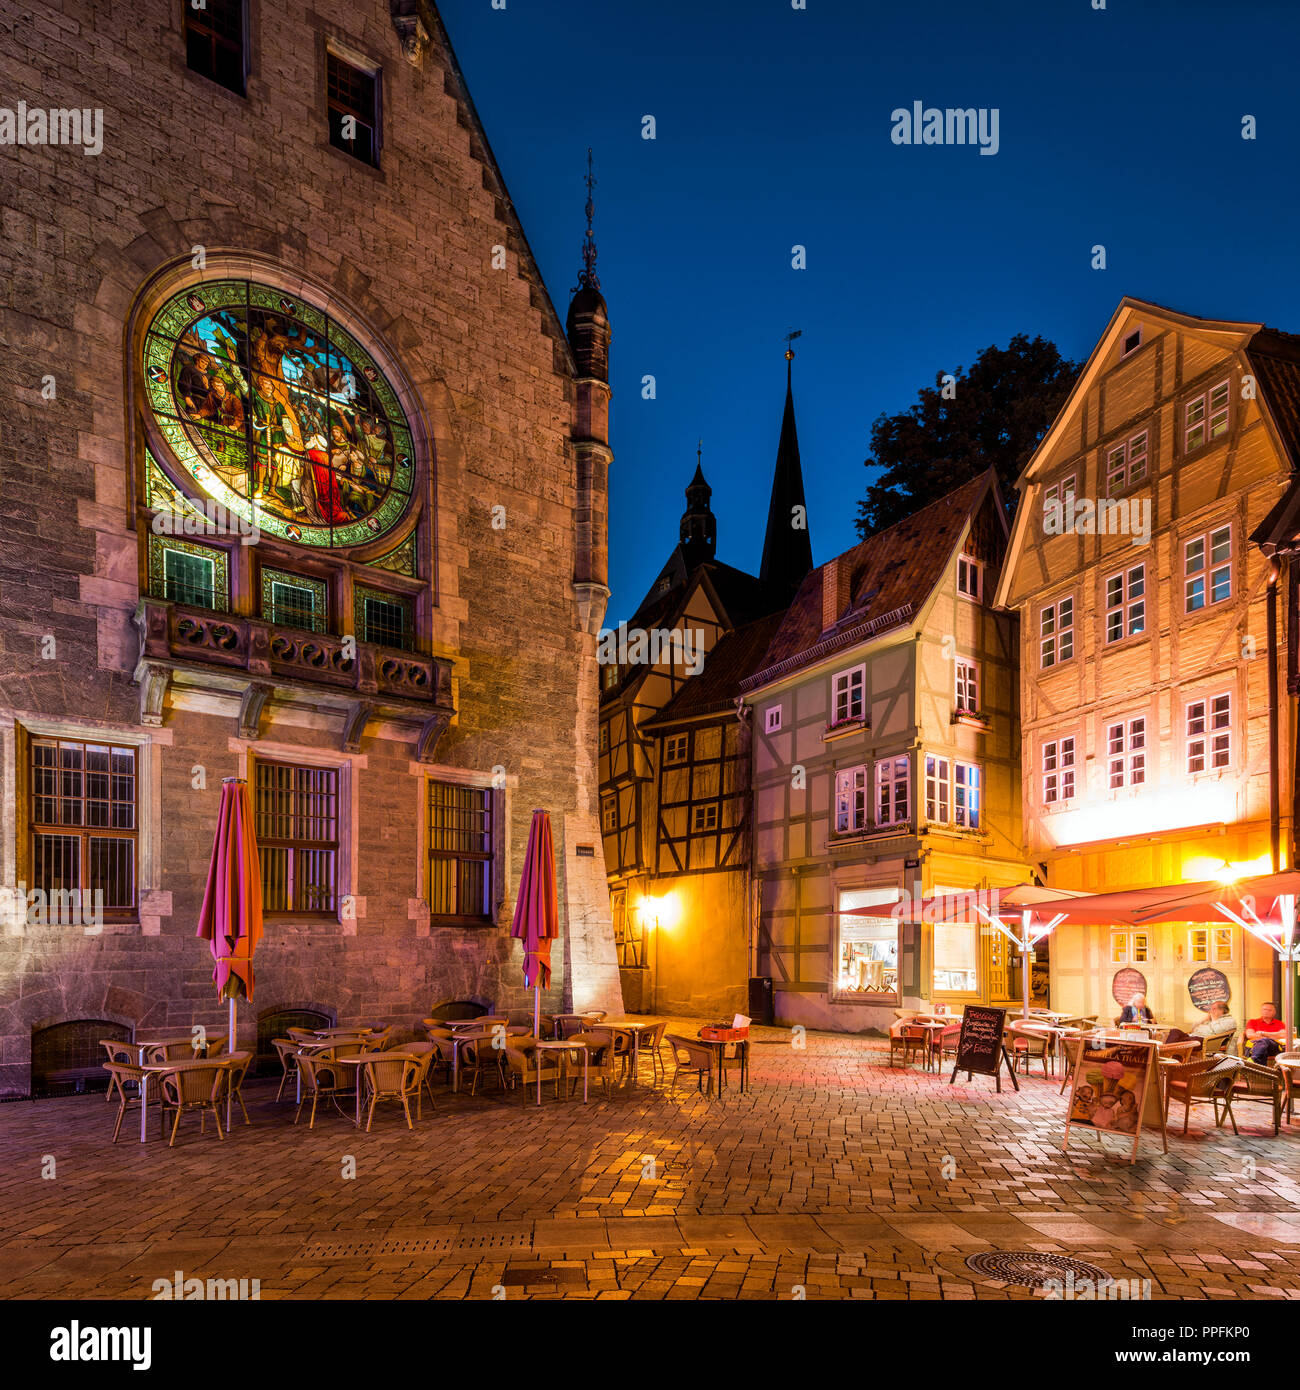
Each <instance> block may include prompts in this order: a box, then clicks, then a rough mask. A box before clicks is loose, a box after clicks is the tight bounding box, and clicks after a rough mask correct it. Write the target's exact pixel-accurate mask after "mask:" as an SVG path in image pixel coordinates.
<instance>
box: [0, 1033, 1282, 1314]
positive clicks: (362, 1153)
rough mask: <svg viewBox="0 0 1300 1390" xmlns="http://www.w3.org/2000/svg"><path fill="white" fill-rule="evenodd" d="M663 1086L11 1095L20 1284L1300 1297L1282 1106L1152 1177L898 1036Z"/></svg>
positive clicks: (1148, 1154)
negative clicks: (1095, 1286)
mask: <svg viewBox="0 0 1300 1390" xmlns="http://www.w3.org/2000/svg"><path fill="white" fill-rule="evenodd" d="M674 1026H676V1027H679V1028H680V1029H681V1030H683V1031H685V1030H686V1029H687V1028H688V1027H690V1028H693V1027H694V1026H696V1024H695V1023H694V1022H691V1023H688V1022H686V1021H681V1022H679V1023H675V1025H674ZM650 1080H651V1072H650V1068H649V1064H648V1062H647V1061H646V1060H645V1059H643V1060H642V1084H641V1085H640V1086H638V1087H637V1088H635V1089H628V1088H623V1089H620V1090H617V1091H616V1092H615V1093H614V1095H613V1097H612V1098H610V1099H608V1100H607V1099H605V1098H604V1097H603V1095H601V1096H593V1098H592V1101H591V1103H590V1104H589V1105H586V1106H584V1105H583V1104H582V1102H581V1097H580V1096H578V1097H577V1098H575V1099H574V1100H572V1101H565V1102H559V1103H557V1102H556V1101H554V1100H553V1099H551V1098H550V1093H549V1092H548V1096H547V1099H546V1101H545V1102H544V1104H543V1105H542V1106H541V1107H540V1108H538V1107H537V1106H536V1105H535V1104H534V1103H533V1101H532V1099H530V1101H529V1103H528V1104H526V1105H525V1104H523V1103H522V1102H521V1097H520V1095H519V1093H518V1092H514V1093H507V1094H502V1093H499V1092H497V1091H495V1090H493V1091H490V1092H489V1093H487V1094H486V1095H483V1094H480V1095H479V1096H477V1097H474V1098H471V1097H468V1096H452V1095H450V1094H449V1093H448V1092H447V1091H446V1090H444V1089H439V1090H438V1091H437V1102H436V1105H435V1106H434V1107H433V1112H432V1113H430V1111H429V1109H428V1106H427V1103H426V1109H425V1113H424V1118H423V1120H422V1122H420V1123H419V1124H418V1125H417V1126H416V1129H415V1131H414V1132H413V1133H412V1132H409V1131H408V1130H407V1129H406V1126H405V1123H404V1121H403V1120H402V1118H401V1114H400V1110H395V1109H393V1108H392V1107H387V1108H384V1109H381V1110H380V1111H379V1112H377V1114H376V1117H375V1123H374V1130H373V1132H372V1133H371V1134H369V1135H367V1134H365V1133H358V1132H357V1131H356V1130H355V1129H354V1128H353V1126H352V1125H351V1123H350V1122H349V1121H348V1119H347V1118H345V1117H344V1116H342V1115H340V1114H339V1113H337V1112H336V1111H335V1110H333V1109H332V1108H327V1109H326V1110H324V1111H323V1112H322V1114H321V1115H319V1116H318V1118H317V1123H316V1128H315V1130H313V1131H308V1129H307V1122H306V1118H305V1115H304V1119H303V1121H302V1123H301V1125H299V1126H298V1127H297V1128H294V1127H293V1125H292V1124H291V1120H292V1116H293V1106H292V1105H291V1104H284V1103H281V1104H279V1105H277V1104H276V1103H275V1101H274V1090H275V1088H274V1085H273V1084H270V1083H266V1082H250V1083H249V1084H248V1085H247V1086H246V1094H247V1097H248V1102H249V1112H250V1115H251V1117H252V1120H253V1123H252V1125H251V1126H248V1127H245V1126H243V1125H241V1124H236V1127H235V1131H234V1133H233V1134H232V1135H231V1136H230V1137H229V1138H228V1139H227V1140H226V1141H225V1142H224V1143H222V1142H220V1141H218V1140H217V1139H216V1137H215V1136H214V1135H213V1133H212V1129H211V1126H210V1125H209V1128H208V1133H207V1136H206V1137H203V1138H201V1137H200V1136H199V1133H198V1123H197V1121H196V1120H195V1119H194V1118H193V1117H186V1119H185V1120H184V1121H183V1123H182V1127H181V1137H180V1138H178V1141H177V1146H176V1148H175V1149H171V1150H169V1149H168V1148H167V1146H166V1145H165V1144H164V1143H160V1142H159V1141H158V1139H157V1125H156V1123H153V1122H152V1120H151V1126H150V1137H149V1142H148V1143H147V1144H144V1145H141V1144H140V1143H139V1142H138V1135H139V1121H138V1115H137V1114H135V1113H134V1112H133V1113H132V1114H131V1115H130V1116H129V1117H128V1120H127V1122H126V1123H125V1124H124V1126H123V1134H122V1139H121V1140H120V1142H119V1143H118V1144H117V1145H113V1144H111V1143H110V1142H109V1140H110V1137H111V1134H112V1128H113V1115H114V1107H112V1106H110V1105H107V1104H105V1101H104V1099H103V1097H102V1096H99V1095H91V1096H84V1097H76V1098H73V1099H67V1100H50V1101H39V1102H34V1103H27V1102H16V1103H13V1104H8V1105H4V1106H0V1297H4V1298H28V1299H31V1298H44V1297H65V1298H84V1297H108V1298H148V1297H151V1296H152V1294H153V1284H154V1281H155V1280H158V1279H166V1280H168V1281H170V1280H172V1279H173V1278H174V1275H175V1272H176V1271H178V1270H179V1271H181V1272H182V1273H183V1275H184V1276H185V1277H186V1278H195V1277H197V1278H202V1279H209V1278H215V1279H239V1278H244V1279H257V1280H259V1281H260V1292H261V1297H262V1298H263V1299H274V1298H322V1297H330V1298H334V1297H338V1298H355V1297H365V1298H483V1299H490V1298H494V1297H496V1298H500V1297H506V1298H516V1297H537V1298H587V1299H590V1298H613V1299H626V1298H669V1299H681V1298H710V1299H711V1298H726V1299H732V1298H742V1299H744V1298H758V1299H771V1298H782V1299H788V1298H801V1297H803V1298H808V1299H821V1298H867V1299H881V1298H893V1299H899V1298H925V1299H932V1298H957V1299H971V1298H1000V1299H1006V1298H1035V1297H1042V1294H1041V1293H1037V1292H1034V1291H1032V1290H1030V1289H1027V1288H1022V1287H1018V1286H1009V1285H1006V1284H1003V1283H1000V1282H999V1281H997V1280H994V1279H989V1278H987V1277H985V1276H983V1275H979V1274H976V1273H974V1272H973V1271H971V1270H970V1269H969V1268H967V1266H966V1264H965V1261H966V1257H967V1256H968V1255H970V1254H972V1253H973V1252H975V1251H979V1250H1036V1251H1050V1252H1059V1253H1066V1254H1070V1255H1074V1256H1077V1257H1079V1258H1081V1259H1084V1260H1086V1261H1088V1262H1089V1263H1092V1264H1095V1265H1098V1266H1100V1267H1101V1268H1103V1269H1104V1270H1105V1271H1106V1272H1107V1273H1108V1274H1110V1275H1111V1276H1112V1277H1114V1278H1116V1279H1125V1278H1132V1279H1149V1280H1150V1281H1151V1296H1152V1297H1154V1298H1156V1299H1177V1298H1216V1299H1222V1298H1236V1299H1254V1298H1272V1299H1286V1298H1290V1299H1297V1298H1300V1185H1298V1183H1297V1179H1298V1178H1300V1164H1298V1163H1297V1157H1298V1156H1300V1125H1298V1126H1294V1127H1288V1126H1286V1125H1284V1126H1283V1133H1282V1134H1281V1135H1280V1136H1278V1137H1276V1138H1275V1137H1273V1136H1272V1134H1271V1127H1270V1126H1268V1125H1267V1124H1265V1123H1264V1121H1265V1115H1266V1112H1265V1111H1264V1110H1263V1109H1262V1108H1260V1107H1255V1106H1251V1107H1246V1106H1243V1107H1242V1111H1243V1114H1242V1115H1241V1116H1240V1117H1239V1124H1240V1127H1241V1137H1240V1138H1234V1137H1233V1135H1232V1133H1231V1130H1227V1131H1215V1130H1214V1129H1213V1128H1212V1125H1213V1117H1212V1115H1211V1113H1210V1111H1209V1109H1208V1108H1206V1109H1203V1110H1200V1111H1193V1119H1192V1130H1191V1133H1190V1134H1189V1135H1188V1137H1187V1138H1185V1139H1184V1138H1182V1137H1181V1135H1171V1137H1170V1140H1169V1154H1168V1156H1167V1157H1166V1156H1162V1155H1161V1154H1160V1149H1159V1138H1158V1136H1157V1137H1156V1139H1155V1141H1154V1147H1152V1143H1151V1142H1150V1141H1149V1140H1147V1139H1145V1138H1144V1141H1143V1153H1144V1157H1142V1158H1141V1159H1140V1160H1139V1161H1138V1163H1137V1164H1136V1165H1134V1166H1130V1165H1129V1164H1128V1163H1127V1162H1125V1161H1123V1160H1121V1159H1120V1158H1118V1157H1107V1156H1106V1155H1105V1154H1103V1153H1102V1152H1100V1151H1099V1145H1098V1139H1097V1137H1096V1136H1095V1135H1094V1134H1091V1133H1077V1132H1076V1136H1073V1137H1072V1139H1071V1152H1070V1153H1069V1154H1068V1155H1067V1154H1065V1153H1063V1152H1062V1151H1061V1137H1062V1130H1063V1118H1064V1109H1065V1104H1064V1100H1063V1098H1062V1097H1060V1096H1059V1095H1058V1094H1057V1087H1058V1085H1059V1083H1058V1082H1056V1081H1045V1080H1044V1079H1042V1078H1041V1077H1031V1078H1028V1079H1025V1078H1022V1079H1021V1091H1020V1093H1019V1095H1016V1094H1015V1093H1013V1092H1011V1091H1010V1088H1009V1087H1008V1086H1007V1085H1006V1084H1005V1082H1004V1086H1003V1093H1002V1094H1001V1095H996V1094H994V1091H993V1083H992V1080H991V1079H990V1078H987V1077H976V1078H975V1079H974V1080H973V1081H972V1082H969V1083H967V1082H965V1079H964V1078H962V1079H961V1080H959V1082H958V1084H956V1085H951V1086H950V1085H949V1084H948V1077H947V1075H943V1076H940V1075H936V1074H931V1073H927V1072H924V1071H922V1070H920V1069H919V1068H918V1067H916V1066H913V1067H911V1068H909V1069H907V1070H904V1069H901V1068H898V1067H895V1068H892V1069H891V1068H890V1067H889V1066H888V1058H887V1053H886V1051H885V1048H884V1044H883V1043H882V1042H880V1041H878V1040H870V1039H864V1038H857V1037H846V1036H841V1035H836V1034H809V1035H808V1036H807V1045H806V1047H805V1048H803V1049H796V1048H795V1047H794V1046H792V1044H791V1040H790V1035H789V1034H788V1033H787V1032H785V1031H783V1030H779V1029H757V1030H755V1033H754V1043H753V1048H752V1076H751V1088H750V1090H749V1092H748V1093H747V1094H745V1095H743V1096H742V1095H741V1094H739V1093H738V1092H737V1090H735V1089H734V1077H731V1076H729V1078H728V1080H729V1085H728V1089H727V1090H726V1091H725V1092H724V1093H723V1094H722V1095H721V1096H720V1097H719V1096H715V1097H712V1098H709V1097H706V1096H704V1095H700V1094H698V1093H697V1092H696V1090H695V1089H694V1084H693V1083H687V1082H683V1083H682V1085H680V1086H679V1087H678V1088H677V1090H676V1091H675V1092H670V1091H669V1090H668V1088H667V1087H666V1086H665V1085H664V1084H662V1083H661V1084H660V1085H659V1086H658V1087H652V1086H651V1085H650V1084H648V1083H649V1082H650ZM533 1095H535V1093H533ZM349 1113H350V1111H349ZM1111 1142H1112V1143H1114V1142H1115V1141H1111ZM1116 1148H1118V1145H1116ZM353 1163H354V1164H355V1176H354V1177H352V1176H348V1173H349V1172H350V1171H351V1166H352V1164H353ZM43 1173H49V1174H51V1175H50V1176H43Z"/></svg>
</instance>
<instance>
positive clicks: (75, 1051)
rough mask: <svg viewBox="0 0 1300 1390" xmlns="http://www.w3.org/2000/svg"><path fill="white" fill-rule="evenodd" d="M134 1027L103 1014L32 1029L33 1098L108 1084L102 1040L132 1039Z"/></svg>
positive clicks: (78, 1091) (76, 1092)
mask: <svg viewBox="0 0 1300 1390" xmlns="http://www.w3.org/2000/svg"><path fill="white" fill-rule="evenodd" d="M130 1036H131V1034H130V1030H129V1029H127V1028H124V1027H123V1026H122V1024H120V1023H110V1022H109V1021H108V1020H107V1019H103V1018H78V1019H73V1020H71V1021H69V1022H67V1023H55V1024H52V1025H51V1026H50V1027H49V1028H36V1029H33V1031H32V1092H31V1093H32V1099H33V1100H36V1099H39V1098H40V1097H42V1096H71V1095H80V1094H81V1093H82V1092H84V1091H103V1090H106V1089H107V1087H108V1073H107V1072H106V1071H105V1070H104V1065H103V1064H104V1061H105V1058H106V1056H107V1054H106V1053H105V1051H104V1049H103V1048H102V1047H100V1045H99V1044H100V1042H101V1041H104V1042H129V1041H130Z"/></svg>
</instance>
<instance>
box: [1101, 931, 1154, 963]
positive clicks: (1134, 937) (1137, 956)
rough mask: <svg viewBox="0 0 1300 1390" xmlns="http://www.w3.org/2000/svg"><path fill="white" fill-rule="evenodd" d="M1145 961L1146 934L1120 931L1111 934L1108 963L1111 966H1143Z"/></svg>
mask: <svg viewBox="0 0 1300 1390" xmlns="http://www.w3.org/2000/svg"><path fill="white" fill-rule="evenodd" d="M1147 959H1148V955H1147V934H1146V932H1144V931H1133V932H1127V931H1120V932H1112V933H1111V937H1110V963H1111V964H1112V965H1143V964H1145V963H1146V961H1147Z"/></svg>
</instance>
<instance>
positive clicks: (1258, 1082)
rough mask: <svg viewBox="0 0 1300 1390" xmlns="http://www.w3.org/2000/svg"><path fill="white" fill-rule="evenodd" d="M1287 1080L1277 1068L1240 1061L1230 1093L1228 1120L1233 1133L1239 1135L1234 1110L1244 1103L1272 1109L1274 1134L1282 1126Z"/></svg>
mask: <svg viewBox="0 0 1300 1390" xmlns="http://www.w3.org/2000/svg"><path fill="white" fill-rule="evenodd" d="M1285 1094H1286V1080H1285V1079H1284V1077H1283V1075H1282V1073H1281V1072H1280V1071H1278V1069H1277V1068H1276V1067H1262V1066H1260V1064H1259V1063H1258V1062H1248V1061H1245V1060H1244V1059H1242V1060H1239V1061H1238V1064H1237V1067H1236V1069H1235V1074H1234V1078H1233V1084H1232V1086H1231V1087H1230V1089H1229V1091H1228V1118H1229V1119H1230V1120H1231V1121H1232V1132H1233V1133H1234V1134H1236V1133H1237V1117H1236V1115H1235V1114H1234V1113H1233V1108H1234V1107H1235V1106H1237V1105H1240V1104H1242V1103H1243V1102H1256V1103H1259V1104H1262V1105H1267V1106H1269V1107H1270V1109H1271V1110H1272V1113H1273V1133H1274V1134H1277V1133H1278V1131H1279V1130H1280V1129H1281V1126H1282V1104H1283V1100H1284V1098H1285Z"/></svg>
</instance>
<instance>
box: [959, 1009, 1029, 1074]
mask: <svg viewBox="0 0 1300 1390" xmlns="http://www.w3.org/2000/svg"><path fill="white" fill-rule="evenodd" d="M1006 1026H1007V1011H1006V1010H1005V1009H990V1008H987V1007H985V1006H984V1005H983V1004H967V1005H966V1011H965V1013H963V1014H962V1016H961V1036H960V1037H959V1038H958V1039H957V1062H956V1065H955V1066H954V1067H953V1069H952V1076H951V1077H949V1079H948V1085H949V1086H951V1085H952V1083H953V1082H954V1081H956V1080H957V1073H958V1072H959V1071H964V1072H965V1073H966V1080H967V1081H969V1080H970V1079H971V1078H972V1076H974V1075H976V1074H977V1073H978V1074H979V1075H980V1076H991V1077H993V1078H994V1080H995V1081H996V1082H997V1088H998V1093H999V1094H1001V1092H1002V1065H1003V1063H1004V1062H1005V1063H1006V1068H1007V1075H1008V1076H1010V1078H1011V1084H1012V1085H1013V1086H1014V1087H1015V1088H1016V1090H1017V1091H1018V1090H1019V1089H1020V1083H1019V1082H1018V1081H1017V1080H1016V1069H1015V1067H1013V1066H1012V1065H1011V1058H1010V1057H1008V1056H1007V1049H1006V1047H1005V1045H1004V1044H1003V1041H1002V1034H1003V1030H1004V1029H1005V1028H1006Z"/></svg>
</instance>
